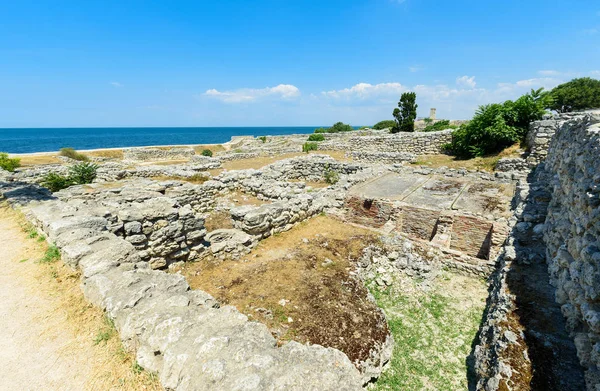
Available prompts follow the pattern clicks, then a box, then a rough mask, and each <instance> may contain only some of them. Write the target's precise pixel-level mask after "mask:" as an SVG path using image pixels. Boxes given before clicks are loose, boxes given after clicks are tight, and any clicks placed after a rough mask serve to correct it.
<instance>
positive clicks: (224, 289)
mask: <svg viewBox="0 0 600 391" xmlns="http://www.w3.org/2000/svg"><path fill="white" fill-rule="evenodd" d="M303 238H306V239H308V240H309V242H308V243H305V241H303ZM375 240H376V238H375V235H374V234H373V233H372V232H371V231H368V230H365V229H359V228H355V227H351V226H348V225H347V224H344V223H342V222H340V221H338V220H335V219H333V218H328V217H324V216H318V217H315V218H313V219H310V220H308V221H306V222H304V223H302V224H299V225H298V226H296V227H294V228H293V229H292V230H290V231H288V232H285V233H282V234H279V235H275V236H272V237H270V238H268V239H265V240H263V241H262V242H261V243H260V244H259V246H258V247H257V248H256V249H255V250H253V251H252V253H250V254H249V255H248V256H246V257H245V258H244V259H243V260H241V261H232V260H226V261H216V260H215V261H203V262H198V263H194V264H188V265H185V267H184V269H183V274H184V275H185V276H186V278H187V280H188V282H189V283H190V285H191V286H192V287H193V288H199V289H203V290H205V291H207V292H209V293H210V294H212V295H213V296H214V297H215V298H217V299H218V300H220V301H221V302H223V303H227V304H231V305H235V306H236V307H237V308H238V309H239V310H240V311H241V312H243V313H245V314H246V315H248V316H249V317H250V318H251V319H254V320H258V321H260V322H263V323H265V324H266V325H267V326H268V327H269V328H270V330H271V332H272V333H273V334H274V336H275V337H276V338H277V339H278V341H279V342H280V343H283V342H285V341H288V340H295V341H299V342H311V343H318V344H321V345H324V346H328V347H334V348H337V349H340V350H342V351H343V352H345V353H346V354H347V355H348V356H349V357H350V359H351V360H353V361H354V360H356V359H364V358H366V356H367V355H368V352H369V350H370V349H371V347H372V346H373V344H374V343H375V342H382V341H383V340H384V339H385V337H386V335H387V332H388V331H387V324H386V323H385V319H384V318H383V316H382V314H381V313H380V311H379V310H378V309H377V307H376V306H375V304H374V303H373V302H371V301H369V300H366V296H367V291H366V288H365V287H364V285H363V284H362V282H360V281H357V280H356V279H354V278H352V277H351V276H350V275H349V272H350V271H351V270H353V269H354V267H353V264H352V261H353V260H356V259H357V258H358V257H359V256H360V254H361V253H362V249H363V248H364V247H365V246H366V245H368V244H369V243H372V242H374V241H375ZM327 260H329V261H327Z"/></svg>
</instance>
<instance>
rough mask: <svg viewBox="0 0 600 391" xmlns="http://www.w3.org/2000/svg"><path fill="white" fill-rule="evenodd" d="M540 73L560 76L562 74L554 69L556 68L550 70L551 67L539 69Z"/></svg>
mask: <svg viewBox="0 0 600 391" xmlns="http://www.w3.org/2000/svg"><path fill="white" fill-rule="evenodd" d="M538 73H539V74H540V75H542V76H558V75H560V72H559V71H554V70H550V69H547V70H542V71H538Z"/></svg>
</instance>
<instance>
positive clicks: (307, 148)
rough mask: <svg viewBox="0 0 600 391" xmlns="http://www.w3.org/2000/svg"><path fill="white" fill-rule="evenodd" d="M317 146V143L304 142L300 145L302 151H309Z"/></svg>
mask: <svg viewBox="0 0 600 391" xmlns="http://www.w3.org/2000/svg"><path fill="white" fill-rule="evenodd" d="M318 148H319V145H318V144H317V143H304V144H303V145H302V152H306V153H308V152H310V151H316V150H317V149H318Z"/></svg>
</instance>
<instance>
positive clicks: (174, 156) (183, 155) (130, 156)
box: [123, 147, 196, 162]
mask: <svg viewBox="0 0 600 391" xmlns="http://www.w3.org/2000/svg"><path fill="white" fill-rule="evenodd" d="M195 154H196V152H195V151H194V150H193V149H192V148H185V147H173V148H127V149H124V150H123V159H124V160H130V161H137V162H144V161H148V160H187V159H189V158H191V157H192V156H194V155H195Z"/></svg>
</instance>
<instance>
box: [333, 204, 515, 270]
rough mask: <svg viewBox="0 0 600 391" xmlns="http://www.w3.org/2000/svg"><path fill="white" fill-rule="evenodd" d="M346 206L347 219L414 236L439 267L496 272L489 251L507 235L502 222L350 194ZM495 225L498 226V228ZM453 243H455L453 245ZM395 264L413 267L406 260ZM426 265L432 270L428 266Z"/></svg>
mask: <svg viewBox="0 0 600 391" xmlns="http://www.w3.org/2000/svg"><path fill="white" fill-rule="evenodd" d="M344 208H345V210H346V214H345V218H346V220H347V221H349V222H352V223H356V224H360V225H364V226H367V227H373V228H379V229H383V230H386V231H389V232H391V233H394V232H396V233H398V234H402V235H403V236H406V237H408V238H410V239H411V240H413V241H414V245H415V246H416V247H417V248H420V249H422V252H424V253H432V254H435V257H434V258H435V262H434V264H437V266H436V267H440V266H442V265H443V266H444V267H446V268H448V269H451V270H454V271H456V272H459V273H463V274H468V275H477V276H484V277H487V276H489V275H490V274H491V273H492V272H493V270H494V265H495V258H492V259H491V260H490V259H488V258H490V257H489V254H490V252H491V253H492V254H493V255H494V256H495V254H496V253H497V251H498V250H497V249H498V248H499V247H500V245H501V244H502V241H503V240H504V237H505V236H506V230H505V229H502V224H493V223H492V222H488V221H485V220H482V219H477V218H474V217H468V216H452V215H451V214H448V213H442V211H439V210H433V209H426V208H418V207H414V206H410V205H406V204H404V203H401V202H391V201H389V200H383V199H366V198H363V197H359V196H349V197H347V198H346V200H345V202H344ZM455 221H458V222H457V223H456V224H457V227H456V228H454V227H453V224H454V222H455ZM471 224H472V225H471ZM494 225H496V226H497V227H496V229H495V230H494V229H493V227H494ZM494 231H496V232H494ZM473 233H475V235H473ZM469 235H471V236H469ZM476 240H481V242H480V243H477V242H476ZM451 243H454V244H455V246H454V248H452V247H451ZM456 247H458V248H456ZM492 250H493V251H492ZM432 256H433V255H432ZM396 266H397V267H396V268H405V267H409V268H412V267H413V266H410V265H407V264H400V265H396ZM421 266H422V263H419V264H418V265H417V266H415V267H417V269H418V268H420V267H421ZM417 269H415V270H417ZM426 269H427V270H430V268H429V267H427V268H426Z"/></svg>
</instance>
